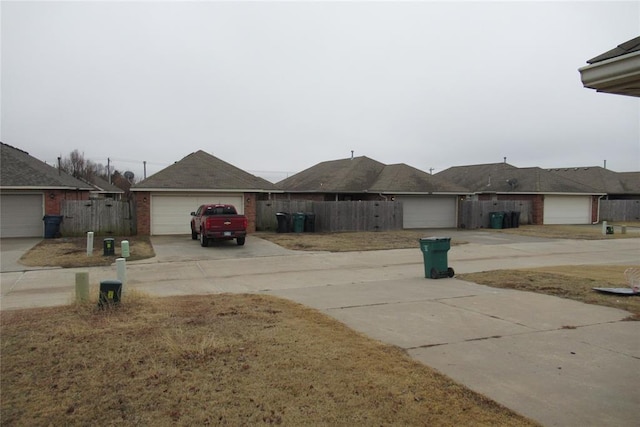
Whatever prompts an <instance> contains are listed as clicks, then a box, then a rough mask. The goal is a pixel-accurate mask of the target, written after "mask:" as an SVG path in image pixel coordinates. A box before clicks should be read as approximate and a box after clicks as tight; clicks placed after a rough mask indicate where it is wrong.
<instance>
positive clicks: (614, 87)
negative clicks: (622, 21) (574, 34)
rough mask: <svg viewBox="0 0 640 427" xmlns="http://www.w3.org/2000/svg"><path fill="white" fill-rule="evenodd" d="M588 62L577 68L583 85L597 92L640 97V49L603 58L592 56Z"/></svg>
mask: <svg viewBox="0 0 640 427" xmlns="http://www.w3.org/2000/svg"><path fill="white" fill-rule="evenodd" d="M634 40H637V39H634ZM630 42H631V41H630ZM628 43H629V42H628ZM622 46H624V44H623V45H621V47H622ZM588 62H589V63H590V64H589V65H587V66H585V67H582V68H580V69H579V70H578V71H579V72H580V75H581V79H582V84H583V85H584V87H586V88H590V89H595V90H597V91H598V92H605V93H611V94H617V95H627V96H635V97H640V51H638V50H635V51H631V52H629V53H626V54H620V55H618V56H613V57H611V58H607V59H603V60H598V58H594V59H592V60H590V61H588Z"/></svg>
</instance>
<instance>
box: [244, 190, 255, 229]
mask: <svg viewBox="0 0 640 427" xmlns="http://www.w3.org/2000/svg"><path fill="white" fill-rule="evenodd" d="M256 202H257V197H256V195H255V193H244V215H245V216H246V217H247V220H248V225H247V233H255V231H256V205H257V203H256Z"/></svg>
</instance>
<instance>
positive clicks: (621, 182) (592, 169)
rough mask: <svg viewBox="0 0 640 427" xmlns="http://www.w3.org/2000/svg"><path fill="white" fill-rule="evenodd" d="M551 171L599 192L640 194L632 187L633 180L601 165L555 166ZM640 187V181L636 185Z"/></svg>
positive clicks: (639, 190)
mask: <svg viewBox="0 0 640 427" xmlns="http://www.w3.org/2000/svg"><path fill="white" fill-rule="evenodd" d="M549 170H550V171H551V172H553V173H556V174H559V175H562V176H564V177H565V178H569V179H571V180H573V181H577V182H580V183H582V184H586V185H589V186H591V187H593V188H595V189H596V190H598V191H599V192H602V193H607V194H639V193H640V189H637V190H636V192H634V191H632V188H630V184H631V182H629V183H627V182H626V180H625V178H624V176H623V175H622V174H620V173H618V172H614V171H612V170H609V169H605V168H603V167H600V166H589V167H577V168H576V167H574V168H554V169H549ZM636 187H640V183H639V184H638V185H637V186H636Z"/></svg>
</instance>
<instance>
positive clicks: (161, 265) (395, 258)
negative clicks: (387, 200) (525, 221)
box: [0, 234, 640, 426]
mask: <svg viewBox="0 0 640 427" xmlns="http://www.w3.org/2000/svg"><path fill="white" fill-rule="evenodd" d="M476 237H477V238H478V239H489V241H485V242H484V243H483V242H482V240H476V238H473V239H471V238H467V239H463V240H466V241H472V240H473V242H472V243H469V244H466V245H459V246H454V247H452V248H451V250H450V251H449V265H451V266H452V267H453V268H455V270H456V272H458V273H466V272H474V271H486V270H494V269H504V268H521V267H543V266H552V265H587V264H591V265H593V264H595V265H597V264H621V265H622V264H636V265H637V264H638V263H639V260H640V239H621V240H597V241H583V240H546V239H535V240H530V239H519V238H515V239H511V238H509V239H506V240H504V241H498V240H495V239H496V238H500V239H502V238H504V235H500V236H495V235H494V236H485V235H483V234H481V235H478V236H476ZM454 238H455V237H454ZM164 239H165V238H159V239H158V240H156V238H153V243H154V246H155V248H156V252H157V256H156V258H154V259H151V260H144V261H136V262H132V263H128V265H127V278H126V282H125V286H124V291H123V303H126V293H127V289H137V290H140V291H142V292H145V293H147V294H150V295H155V296H173V295H187V294H188V295H204V294H217V293H222V292H235V293H263V294H270V295H275V296H279V297H283V298H288V299H291V300H294V301H297V302H300V303H302V304H305V305H307V306H310V307H314V308H316V309H318V310H320V311H322V312H324V313H326V314H327V315H329V316H332V317H334V318H336V319H338V320H339V321H341V322H343V323H345V324H346V325H348V326H349V327H351V328H353V329H355V330H357V331H360V332H362V333H363V334H366V335H368V336H370V337H372V338H374V339H378V340H380V341H382V342H385V343H388V344H391V345H396V346H399V347H401V348H403V349H405V350H406V351H407V353H408V354H409V355H410V356H411V357H413V358H415V359H416V360H419V361H421V362H423V363H425V364H427V365H429V366H432V367H434V368H435V369H437V370H439V371H440V372H442V373H444V374H445V375H448V376H450V377H451V378H453V379H454V380H456V381H459V382H460V383H462V384H465V385H466V386H468V387H470V388H471V389H473V390H476V391H478V392H480V393H483V394H484V395H486V396H488V397H490V398H492V399H493V400H495V401H497V402H499V403H501V404H503V405H505V406H507V407H509V408H511V409H513V410H515V411H517V412H519V413H521V414H523V415H525V416H527V417H530V418H532V419H534V420H537V421H539V422H540V423H542V424H543V425H548V426H603V425H615V426H637V425H638V422H637V420H638V408H640V394H639V393H638V384H640V322H629V321H625V318H627V317H628V315H629V313H627V312H625V311H622V310H617V309H613V308H608V307H599V306H594V305H587V304H582V303H579V302H575V301H571V300H565V299H561V298H557V297H551V296H546V295H540V294H535V293H529V292H520V291H514V290H509V289H495V288H489V287H486V286H480V285H477V284H475V283H469V282H465V281H462V280H458V279H455V278H453V279H439V280H430V279H425V278H424V266H423V262H422V253H421V252H420V250H419V248H416V249H399V250H388V251H370V252H349V253H328V252H317V253H306V252H296V251H287V250H283V249H281V248H278V247H277V246H276V247H274V246H275V245H271V244H270V243H268V242H264V241H261V240H260V239H257V238H255V239H252V240H255V241H250V240H247V244H246V245H245V247H237V246H234V245H235V243H229V244H228V245H227V244H224V245H221V246H219V247H215V246H214V247H209V248H202V247H200V246H199V244H198V243H197V242H195V241H191V240H190V238H189V236H187V237H186V238H185V239H181V240H180V239H178V240H174V239H172V238H166V240H164ZM3 247H4V245H3ZM252 247H253V248H252ZM86 271H88V272H89V274H90V282H91V283H92V284H93V285H94V286H97V284H98V283H99V282H100V281H101V280H105V279H113V278H115V275H116V271H115V267H114V266H111V267H96V268H89V269H86V268H85V269H53V270H44V271H42V270H36V271H17V272H16V271H14V272H6V273H5V272H3V273H2V274H0V290H1V304H0V307H1V308H2V310H8V309H16V308H22V307H37V306H50V305H60V304H66V303H69V302H71V301H72V300H73V296H74V280H75V273H76V272H86ZM632 298H638V297H632Z"/></svg>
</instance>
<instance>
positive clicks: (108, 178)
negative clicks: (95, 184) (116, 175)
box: [107, 157, 111, 184]
mask: <svg viewBox="0 0 640 427" xmlns="http://www.w3.org/2000/svg"><path fill="white" fill-rule="evenodd" d="M107 181H108V182H109V184H111V159H110V158H108V157H107Z"/></svg>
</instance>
